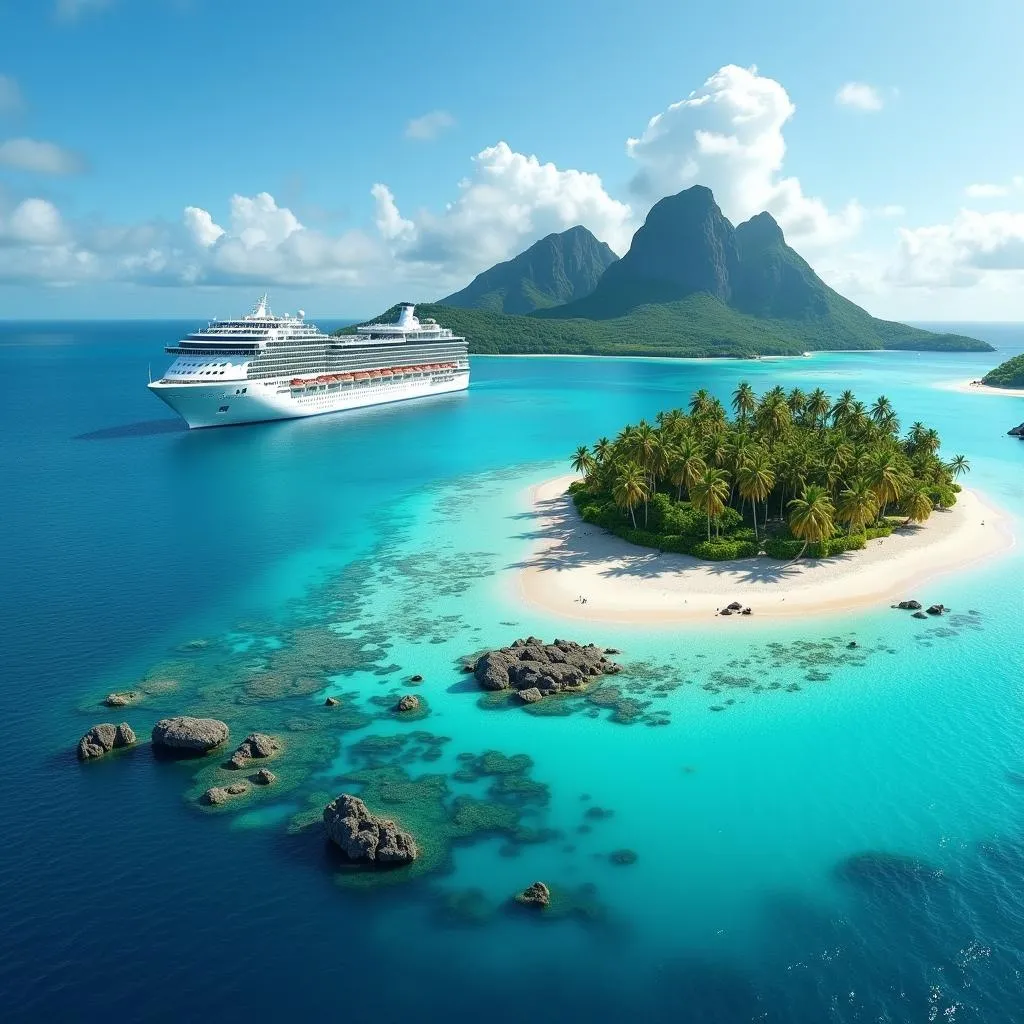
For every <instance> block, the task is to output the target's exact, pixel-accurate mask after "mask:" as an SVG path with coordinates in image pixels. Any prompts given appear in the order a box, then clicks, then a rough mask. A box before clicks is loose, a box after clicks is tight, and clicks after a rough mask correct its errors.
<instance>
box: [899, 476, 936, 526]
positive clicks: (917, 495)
mask: <svg viewBox="0 0 1024 1024" xmlns="http://www.w3.org/2000/svg"><path fill="white" fill-rule="evenodd" d="M934 508H935V506H934V505H933V504H932V499H931V498H930V497H929V496H928V488H927V487H925V485H924V484H921V483H917V484H914V486H913V487H911V488H910V489H909V490H906V491H904V492H903V497H902V498H900V511H901V512H902V513H903V514H904V515H905V516H906V517H907V519H906V522H905V523H904V524H903V525H904V526H907V525H908V524H910V523H923V522H924V521H925V520H926V519H927V518H928V517H929V516H930V515H931V514H932V510H933V509H934Z"/></svg>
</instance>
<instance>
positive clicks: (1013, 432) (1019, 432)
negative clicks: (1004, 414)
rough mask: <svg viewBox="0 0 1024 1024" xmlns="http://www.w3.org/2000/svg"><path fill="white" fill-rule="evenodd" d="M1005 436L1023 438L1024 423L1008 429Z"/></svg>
mask: <svg viewBox="0 0 1024 1024" xmlns="http://www.w3.org/2000/svg"><path fill="white" fill-rule="evenodd" d="M1007 434H1009V435H1010V436H1011V437H1020V438H1024V423H1022V424H1021V425H1020V426H1019V427H1010V429H1009V430H1008V431H1007Z"/></svg>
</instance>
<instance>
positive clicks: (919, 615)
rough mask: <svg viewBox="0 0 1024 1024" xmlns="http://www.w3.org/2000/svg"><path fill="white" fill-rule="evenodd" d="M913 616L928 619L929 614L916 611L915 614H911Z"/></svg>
mask: <svg viewBox="0 0 1024 1024" xmlns="http://www.w3.org/2000/svg"><path fill="white" fill-rule="evenodd" d="M911 618H913V619H927V618H928V616H927V615H925V613H924V612H914V614H913V615H912V616H911Z"/></svg>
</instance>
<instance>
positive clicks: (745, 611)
mask: <svg viewBox="0 0 1024 1024" xmlns="http://www.w3.org/2000/svg"><path fill="white" fill-rule="evenodd" d="M753 614H754V610H753V608H744V609H743V611H741V612H740V615H753Z"/></svg>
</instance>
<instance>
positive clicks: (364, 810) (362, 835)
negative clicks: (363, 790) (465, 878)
mask: <svg viewBox="0 0 1024 1024" xmlns="http://www.w3.org/2000/svg"><path fill="white" fill-rule="evenodd" d="M323 819H324V829H325V830H326V832H327V838H328V839H330V840H331V842H332V843H335V844H336V845H337V846H339V847H340V848H341V851H342V852H343V853H344V854H345V856H347V857H348V858H349V859H350V860H356V861H363V862H366V863H370V864H408V863H409V862H410V861H413V860H415V859H416V858H417V857H418V856H419V848H418V847H417V845H416V840H415V839H413V837H412V836H411V835H410V834H409V833H408V832H405V831H403V830H402V829H401V828H400V827H399V826H398V824H397V823H395V822H394V821H392V820H391V819H390V818H381V817H378V816H377V815H376V814H374V813H372V812H371V811H370V809H369V808H368V807H367V806H366V804H364V803H363V801H362V800H360V799H359V797H357V796H351V795H350V794H348V793H342V794H341V796H339V797H337V799H335V800H332V801H331V802H330V803H329V804H328V805H327V806H326V807H325V808H324V813H323Z"/></svg>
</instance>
